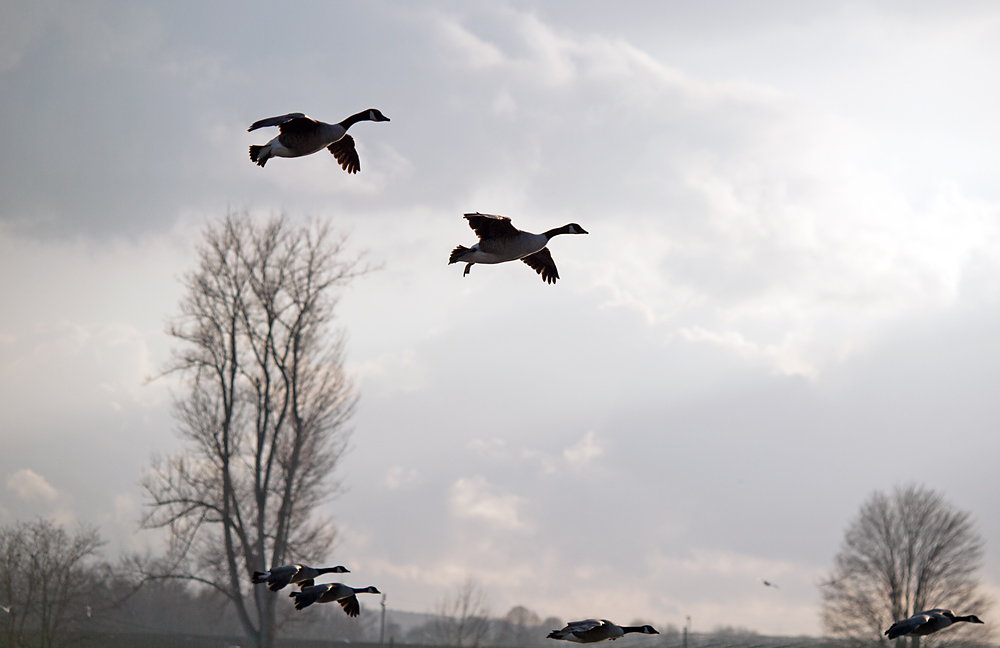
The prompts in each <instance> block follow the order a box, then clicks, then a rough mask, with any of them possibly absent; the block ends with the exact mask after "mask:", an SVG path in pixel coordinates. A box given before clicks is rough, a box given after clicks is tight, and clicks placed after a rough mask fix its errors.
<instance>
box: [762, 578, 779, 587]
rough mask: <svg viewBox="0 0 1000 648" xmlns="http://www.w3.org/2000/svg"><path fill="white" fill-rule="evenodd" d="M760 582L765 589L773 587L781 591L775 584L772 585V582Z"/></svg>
mask: <svg viewBox="0 0 1000 648" xmlns="http://www.w3.org/2000/svg"><path fill="white" fill-rule="evenodd" d="M760 582H762V583H764V587H773V588H774V589H781V588H779V587H778V586H777V585H776V584H775V583H772V582H771V581H766V580H764V579H761V581H760Z"/></svg>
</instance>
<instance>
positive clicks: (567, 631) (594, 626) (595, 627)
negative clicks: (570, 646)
mask: <svg viewBox="0 0 1000 648" xmlns="http://www.w3.org/2000/svg"><path fill="white" fill-rule="evenodd" d="M630 632H641V633H642V634H660V633H659V632H657V631H656V630H655V629H654V628H653V626H651V625H642V626H620V625H615V624H614V623H611V622H610V621H608V620H607V619H600V620H598V619H584V620H583V621H570V622H569V623H567V624H566V627H565V628H563V629H562V630H553V631H552V632H550V633H549V636H548V638H549V639H563V640H565V641H575V642H576V643H594V642H596V641H604V640H605V639H611V640H612V641H613V640H615V639H617V638H618V637H621V636H623V635H627V634H628V633H630Z"/></svg>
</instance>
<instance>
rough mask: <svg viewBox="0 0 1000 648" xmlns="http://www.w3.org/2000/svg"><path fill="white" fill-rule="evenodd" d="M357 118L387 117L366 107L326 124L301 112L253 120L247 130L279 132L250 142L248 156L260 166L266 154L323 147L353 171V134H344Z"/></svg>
mask: <svg viewBox="0 0 1000 648" xmlns="http://www.w3.org/2000/svg"><path fill="white" fill-rule="evenodd" d="M359 121H374V122H384V121H389V118H388V117H386V116H385V115H383V114H382V113H381V112H380V111H378V110H376V109H375V108H369V109H368V110H362V111H361V112H359V113H357V114H354V115H351V116H350V117H348V118H347V119H345V120H344V121H342V122H340V123H339V124H327V123H324V122H321V121H317V120H315V119H312V118H310V117H306V116H305V115H304V114H302V113H288V114H287V115H281V116H279V117H269V118H267V119H262V120H260V121H257V122H254V123H253V124H252V125H251V126H250V128H248V129H247V132H251V131H255V130H257V129H258V128H265V127H267V126H277V127H278V130H279V131H280V133H279V134H278V136H277V137H275V138H274V139H273V140H271V141H270V142H268V143H267V144H264V145H263V146H258V145H257V144H254V145H253V146H251V147H250V159H251V160H253V161H254V162H256V163H257V164H259V165H260V166H264V165H265V164H267V161H268V160H269V159H270V158H273V157H276V156H277V157H301V156H303V155H311V154H313V153H315V152H317V151H319V150H321V149H324V148H325V149H327V150H329V151H330V152H331V153H333V157H335V158H336V159H337V163H338V164H339V165H340V166H341V168H342V169H344V171H347V172H348V173H357V172H358V171H360V170H361V159H360V158H359V157H358V151H357V149H355V148H354V138H353V137H351V136H350V135H348V134H347V129H348V128H350V127H351V126H353V125H354V124H356V123H358V122H359Z"/></svg>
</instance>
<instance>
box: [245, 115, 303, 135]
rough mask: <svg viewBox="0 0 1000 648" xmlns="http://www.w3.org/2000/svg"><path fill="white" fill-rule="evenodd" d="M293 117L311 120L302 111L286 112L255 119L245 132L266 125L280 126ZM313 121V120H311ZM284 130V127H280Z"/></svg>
mask: <svg viewBox="0 0 1000 648" xmlns="http://www.w3.org/2000/svg"><path fill="white" fill-rule="evenodd" d="M293 119H307V120H309V121H310V122H311V121H313V120H312V119H309V118H308V117H306V116H305V114H304V113H288V114H287V115H279V116H278V117H268V118H267V119H261V120H260V121H255V122H254V123H253V124H251V125H250V128H248V129H247V132H248V133H249V132H250V131H255V130H257V129H258V128H267V127H268V126H281V125H282V124H285V123H287V122H289V121H291V120H293ZM313 123H315V122H313ZM282 130H284V129H282Z"/></svg>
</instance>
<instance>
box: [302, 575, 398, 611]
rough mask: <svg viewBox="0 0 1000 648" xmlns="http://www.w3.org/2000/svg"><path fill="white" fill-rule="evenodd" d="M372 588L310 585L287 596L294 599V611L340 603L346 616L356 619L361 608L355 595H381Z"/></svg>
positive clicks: (325, 584)
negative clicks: (322, 604) (318, 604)
mask: <svg viewBox="0 0 1000 648" xmlns="http://www.w3.org/2000/svg"><path fill="white" fill-rule="evenodd" d="M381 593H382V592H380V591H378V590H377V589H375V588H374V587H371V586H369V587H362V588H360V589H358V588H355V587H348V586H347V585H344V584H343V583H324V584H322V585H312V586H310V587H303V588H302V590H301V591H299V592H292V593H291V594H289V596H291V597H292V598H294V599H295V609H296V610H301V609H302V608H305V607H309V606H310V605H312V604H313V603H332V602H333V601H336V602H337V603H340V607H342V608H344V612H346V613H347V616H352V617H356V616H358V615H359V614H361V606H360V605H359V604H358V597H357V596H355V594H381Z"/></svg>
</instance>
